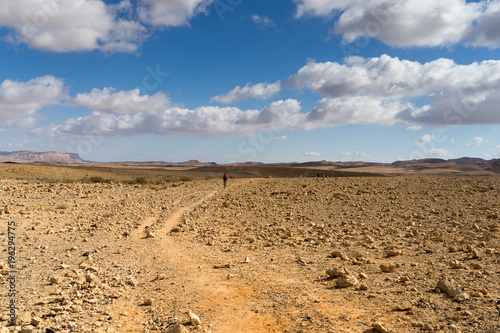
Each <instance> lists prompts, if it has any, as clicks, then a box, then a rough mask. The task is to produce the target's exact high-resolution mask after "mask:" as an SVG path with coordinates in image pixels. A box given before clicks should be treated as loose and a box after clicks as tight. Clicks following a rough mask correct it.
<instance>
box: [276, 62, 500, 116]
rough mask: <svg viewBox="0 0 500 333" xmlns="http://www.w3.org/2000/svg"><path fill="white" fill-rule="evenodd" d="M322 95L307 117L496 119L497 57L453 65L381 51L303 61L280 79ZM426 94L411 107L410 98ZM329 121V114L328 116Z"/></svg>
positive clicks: (499, 64) (499, 98) (499, 96)
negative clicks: (419, 104)
mask: <svg viewBox="0 0 500 333" xmlns="http://www.w3.org/2000/svg"><path fill="white" fill-rule="evenodd" d="M284 85H285V86H288V87H289V88H291V89H298V90H300V89H303V88H307V89H309V90H311V91H313V92H315V93H318V94H322V95H326V96H328V97H327V98H326V99H323V100H321V101H319V102H318V105H317V107H316V109H315V110H313V112H311V114H310V115H309V119H311V120H312V119H315V118H316V119H320V118H321V117H323V118H325V119H328V117H326V115H328V114H330V115H333V116H334V117H336V118H337V119H336V120H335V121H333V122H332V121H330V123H372V124H387V125H390V124H393V123H396V122H401V123H406V124H411V125H416V126H422V125H434V126H439V125H467V124H492V123H500V110H499V109H498V108H497V105H499V104H500V94H499V93H498V91H499V90H500V61H497V60H489V61H483V62H481V63H472V64H470V65H458V64H456V63H455V62H454V61H453V60H450V59H438V60H435V61H432V62H428V63H424V64H421V63H419V62H413V61H407V60H400V59H398V58H392V57H390V56H387V55H382V56H380V57H378V58H370V59H365V58H360V57H350V58H348V59H346V62H345V63H344V64H339V63H334V62H324V63H316V62H313V61H311V62H309V63H308V64H307V65H305V66H304V67H302V68H301V69H300V70H299V71H298V72H297V74H295V75H292V76H291V77H290V78H288V79H287V80H286V81H285V83H284ZM420 98H427V99H429V100H430V104H428V105H424V106H422V107H417V106H416V105H415V104H413V103H412V102H411V101H412V100H416V99H420ZM330 120H332V119H330Z"/></svg>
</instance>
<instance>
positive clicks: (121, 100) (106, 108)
mask: <svg viewBox="0 0 500 333" xmlns="http://www.w3.org/2000/svg"><path fill="white" fill-rule="evenodd" d="M71 104H72V105H74V106H83V107H86V108H88V109H91V110H96V111H99V112H102V113H111V114H127V113H128V114H132V113H145V114H148V113H151V114H154V113H156V112H159V111H163V110H165V109H166V108H167V107H169V106H171V105H172V102H171V101H170V99H169V98H168V97H167V96H165V94H163V93H161V92H158V93H156V94H154V95H152V96H149V95H141V94H140V90H139V89H135V90H130V91H118V92H117V91H116V89H114V88H104V89H102V90H99V89H93V90H92V92H90V93H89V94H77V95H76V97H75V98H74V99H73V100H72V101H71Z"/></svg>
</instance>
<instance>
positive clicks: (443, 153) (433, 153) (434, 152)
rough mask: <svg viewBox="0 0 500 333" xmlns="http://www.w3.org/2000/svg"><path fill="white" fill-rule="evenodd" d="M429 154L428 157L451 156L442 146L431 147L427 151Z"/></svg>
mask: <svg viewBox="0 0 500 333" xmlns="http://www.w3.org/2000/svg"><path fill="white" fill-rule="evenodd" d="M429 156H430V157H439V158H443V157H451V153H450V152H449V151H447V150H446V149H443V148H433V149H431V150H430V151H429Z"/></svg>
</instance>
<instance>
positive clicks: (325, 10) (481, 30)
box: [296, 0, 500, 47]
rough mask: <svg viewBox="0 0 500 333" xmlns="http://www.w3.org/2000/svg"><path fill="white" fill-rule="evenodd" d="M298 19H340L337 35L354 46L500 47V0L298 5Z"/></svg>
mask: <svg viewBox="0 0 500 333" xmlns="http://www.w3.org/2000/svg"><path fill="white" fill-rule="evenodd" d="M296 3H297V12H296V16H297V17H302V16H304V15H312V16H320V17H325V16H328V15H332V14H338V15H339V17H338V19H337V21H336V23H335V26H334V28H333V30H332V32H333V33H335V34H337V35H341V36H342V38H343V40H344V42H347V43H350V42H353V41H354V40H356V39H357V38H360V37H369V38H377V39H379V40H380V41H382V42H384V43H386V44H388V45H392V46H398V47H413V46H417V47H429V46H430V47H435V46H442V45H453V44H457V43H460V42H466V43H469V44H472V45H476V46H487V47H499V46H500V37H499V34H498V32H499V30H500V23H499V21H498V14H499V13H500V4H499V3H500V1H499V0H492V1H480V2H466V1H464V0H442V1H434V0H422V1H412V0H377V1H364V0H297V1H296Z"/></svg>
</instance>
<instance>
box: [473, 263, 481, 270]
mask: <svg viewBox="0 0 500 333" xmlns="http://www.w3.org/2000/svg"><path fill="white" fill-rule="evenodd" d="M472 268H474V269H483V265H481V264H479V263H477V262H475V263H473V264H472Z"/></svg>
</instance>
